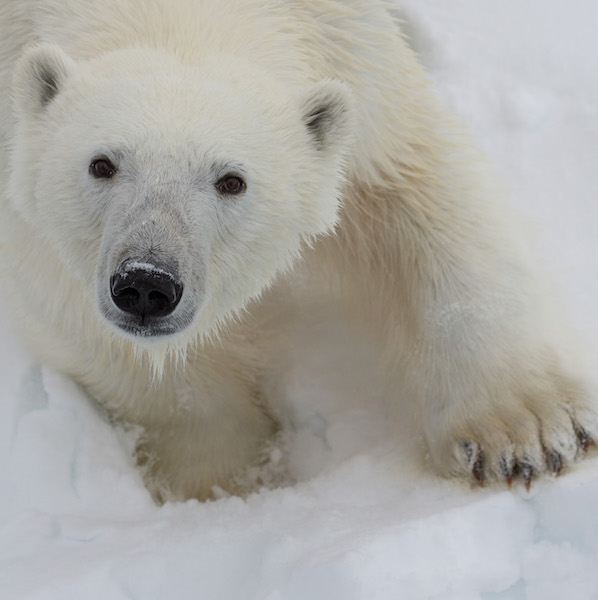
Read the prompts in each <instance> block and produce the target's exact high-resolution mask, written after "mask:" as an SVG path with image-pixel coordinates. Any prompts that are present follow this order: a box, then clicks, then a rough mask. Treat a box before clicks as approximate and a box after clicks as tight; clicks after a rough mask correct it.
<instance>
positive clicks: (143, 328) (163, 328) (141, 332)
mask: <svg viewBox="0 0 598 600" xmlns="http://www.w3.org/2000/svg"><path fill="white" fill-rule="evenodd" d="M148 321H150V322H148ZM151 321H152V319H148V318H147V317H145V318H144V319H138V320H136V321H135V322H132V321H122V320H120V319H119V320H111V323H112V324H113V325H114V326H115V327H117V328H118V329H119V330H121V331H123V332H125V333H127V334H128V335H132V336H134V337H136V338H145V339H148V338H158V337H166V336H171V335H175V334H177V333H180V332H181V331H182V328H178V327H175V326H174V325H166V324H158V323H152V322H151Z"/></svg>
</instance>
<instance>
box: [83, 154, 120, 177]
mask: <svg viewBox="0 0 598 600" xmlns="http://www.w3.org/2000/svg"><path fill="white" fill-rule="evenodd" d="M89 173H90V175H91V176H92V177H95V178H96V179H110V178H111V177H113V176H114V175H115V174H116V167H115V166H114V165H113V164H112V163H111V162H110V160H109V159H107V158H106V157H105V156H102V157H99V158H94V159H93V160H92V161H91V163H90V165H89Z"/></svg>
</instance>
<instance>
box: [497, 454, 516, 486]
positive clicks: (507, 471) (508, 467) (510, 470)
mask: <svg viewBox="0 0 598 600" xmlns="http://www.w3.org/2000/svg"><path fill="white" fill-rule="evenodd" d="M500 468H501V470H502V473H503V475H504V476H505V479H506V480H507V485H508V486H509V489H511V485H512V484H513V475H514V474H515V468H514V465H513V460H509V459H508V458H507V457H506V456H505V455H504V454H503V455H502V456H501V457H500Z"/></svg>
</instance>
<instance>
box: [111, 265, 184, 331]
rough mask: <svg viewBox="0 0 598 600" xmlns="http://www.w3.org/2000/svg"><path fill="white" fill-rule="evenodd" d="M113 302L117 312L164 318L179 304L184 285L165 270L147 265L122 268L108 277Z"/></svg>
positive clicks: (123, 266)
mask: <svg viewBox="0 0 598 600" xmlns="http://www.w3.org/2000/svg"><path fill="white" fill-rule="evenodd" d="M110 292H111V294H112V301H113V302H114V304H116V306H118V308H120V310H122V311H124V312H126V313H129V314H131V315H134V316H137V317H140V318H141V324H142V325H143V324H144V321H145V318H146V317H165V316H166V315H169V314H170V313H171V312H172V311H173V310H174V309H175V308H176V305H177V304H178V303H179V300H180V299H181V296H182V294H183V286H182V285H181V284H179V283H177V281H176V277H175V276H174V275H173V274H172V273H171V272H169V271H168V270H167V269H163V268H161V267H158V266H157V265H153V264H148V263H138V262H130V263H125V264H123V265H121V266H120V267H119V269H118V271H117V272H116V273H115V274H114V275H112V277H111V278H110Z"/></svg>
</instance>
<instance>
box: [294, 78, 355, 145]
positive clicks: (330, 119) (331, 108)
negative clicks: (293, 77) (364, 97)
mask: <svg viewBox="0 0 598 600" xmlns="http://www.w3.org/2000/svg"><path fill="white" fill-rule="evenodd" d="M302 103H303V105H302V110H303V122H304V124H305V126H306V127H307V130H308V132H309V134H310V135H311V137H312V139H313V143H314V146H315V147H316V148H317V149H318V150H320V151H325V152H336V151H338V150H341V149H343V147H344V146H346V145H347V143H348V141H349V139H350V138H351V134H352V125H353V102H352V98H351V93H350V92H349V90H348V88H347V86H345V85H344V84H342V83H340V82H339V81H332V80H330V81H322V82H320V83H317V84H316V85H314V86H312V87H311V88H310V89H309V90H308V91H307V93H306V94H305V95H304V97H303V99H302Z"/></svg>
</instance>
